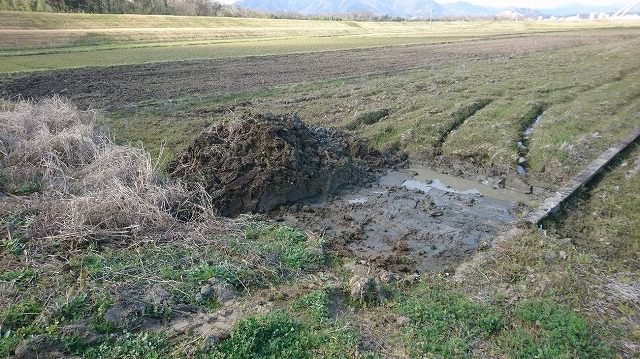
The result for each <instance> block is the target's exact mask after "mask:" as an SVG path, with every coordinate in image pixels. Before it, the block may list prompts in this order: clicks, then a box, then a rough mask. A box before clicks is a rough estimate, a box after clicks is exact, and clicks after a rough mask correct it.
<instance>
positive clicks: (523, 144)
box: [516, 115, 542, 174]
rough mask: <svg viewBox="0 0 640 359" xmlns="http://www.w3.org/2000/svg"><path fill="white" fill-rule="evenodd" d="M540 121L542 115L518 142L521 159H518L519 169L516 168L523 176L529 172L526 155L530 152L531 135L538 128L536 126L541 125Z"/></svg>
mask: <svg viewBox="0 0 640 359" xmlns="http://www.w3.org/2000/svg"><path fill="white" fill-rule="evenodd" d="M540 120H542V115H538V117H536V120H535V121H533V123H532V124H531V126H529V127H527V128H526V129H525V130H524V132H523V133H522V139H521V140H520V141H518V148H519V149H520V150H519V151H518V153H519V155H520V157H519V158H518V167H517V168H516V170H517V171H518V173H519V174H523V173H526V172H527V170H526V168H525V167H526V166H527V158H526V155H527V153H528V152H529V148H528V144H529V136H531V133H533V129H534V128H535V127H536V125H538V123H540Z"/></svg>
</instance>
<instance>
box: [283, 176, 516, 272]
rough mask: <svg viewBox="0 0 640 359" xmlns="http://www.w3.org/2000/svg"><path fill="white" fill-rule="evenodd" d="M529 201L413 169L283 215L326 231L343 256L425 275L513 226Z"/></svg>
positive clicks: (301, 225)
mask: <svg viewBox="0 0 640 359" xmlns="http://www.w3.org/2000/svg"><path fill="white" fill-rule="evenodd" d="M523 201H526V202H528V196H527V195H525V194H522V193H517V192H514V191H509V190H507V189H496V188H493V187H492V186H491V185H489V184H483V183H480V182H477V181H471V180H465V179H460V178H457V177H453V176H447V175H442V174H439V173H437V172H433V171H431V170H429V169H427V168H424V167H418V166H413V167H410V168H407V169H403V170H395V171H391V172H389V173H387V174H385V175H384V176H382V177H381V178H380V179H379V180H378V181H377V182H375V183H373V184H371V185H369V186H368V187H361V188H351V189H346V190H342V191H341V192H339V193H338V194H337V195H336V196H333V197H331V198H329V199H327V200H325V201H322V202H316V203H309V204H306V205H296V206H293V207H289V208H286V209H284V210H280V211H279V212H278V213H277V215H278V217H279V218H280V220H281V221H284V222H285V223H286V224H288V225H291V226H296V227H299V228H304V229H306V230H312V231H315V232H317V233H322V234H323V235H324V237H325V239H326V240H327V241H328V243H330V244H331V245H332V246H333V247H334V249H336V250H338V251H344V252H348V254H349V255H354V256H356V257H358V258H361V259H364V260H367V261H370V262H373V263H375V264H377V265H379V266H381V267H384V268H386V269H388V270H393V271H402V272H413V271H418V272H426V271H442V270H445V269H447V268H451V267H454V266H455V265H456V264H457V263H458V262H459V261H460V260H462V259H463V258H464V257H465V256H466V255H468V254H469V253H471V252H473V251H474V250H475V249H476V248H477V247H478V246H479V245H480V244H481V243H483V242H485V241H488V240H489V239H490V238H491V236H493V235H494V234H496V233H497V232H498V231H499V230H500V229H501V228H502V227H503V226H504V225H505V224H506V223H508V222H511V221H513V220H514V219H515V217H514V215H513V211H514V210H515V209H516V207H517V206H518V202H523ZM345 254H347V253H345Z"/></svg>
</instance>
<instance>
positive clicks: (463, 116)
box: [434, 99, 493, 156]
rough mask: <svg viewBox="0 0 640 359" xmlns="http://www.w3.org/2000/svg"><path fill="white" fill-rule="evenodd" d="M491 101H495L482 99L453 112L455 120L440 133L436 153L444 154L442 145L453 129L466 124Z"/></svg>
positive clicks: (436, 143)
mask: <svg viewBox="0 0 640 359" xmlns="http://www.w3.org/2000/svg"><path fill="white" fill-rule="evenodd" d="M491 102H493V100H492V99H480V100H476V101H474V102H473V103H471V104H469V105H467V106H464V107H462V108H459V109H457V110H456V111H454V112H453V113H452V114H451V117H452V118H453V122H452V123H451V124H450V125H449V126H448V127H447V128H445V129H444V131H442V132H441V133H440V136H439V137H438V139H437V140H436V142H435V143H434V155H436V156H440V155H442V146H444V143H445V142H447V138H449V135H450V134H451V133H452V132H453V131H455V130H457V129H458V128H460V127H461V126H462V125H464V123H465V122H467V120H468V119H470V118H471V117H472V116H473V115H475V114H476V112H478V111H480V110H482V109H483V108H485V107H487V106H488V105H489V104H490V103H491Z"/></svg>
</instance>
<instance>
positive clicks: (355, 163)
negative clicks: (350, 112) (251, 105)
mask: <svg viewBox="0 0 640 359" xmlns="http://www.w3.org/2000/svg"><path fill="white" fill-rule="evenodd" d="M393 163H394V159H393V157H392V156H390V155H383V154H381V153H380V152H378V151H376V150H374V149H371V148H368V147H366V146H365V145H363V144H362V143H361V142H360V141H358V139H357V138H355V137H354V136H353V135H350V134H348V133H346V132H343V131H339V130H335V129H327V128H321V127H312V126H308V125H306V124H305V123H303V122H302V120H301V119H300V118H299V117H298V116H296V115H295V114H287V115H281V116H276V115H271V114H268V115H257V116H252V117H245V118H242V119H240V120H237V121H235V122H233V123H218V124H215V125H213V126H211V127H210V128H209V129H207V130H206V131H204V132H203V133H202V134H201V135H200V136H199V137H197V138H196V139H195V140H194V141H193V143H192V144H191V145H190V146H189V147H187V148H185V149H183V150H182V151H180V152H179V153H178V154H176V157H175V159H174V160H173V161H171V162H170V163H169V165H168V172H169V174H170V175H171V176H172V177H174V178H181V179H183V180H185V181H187V182H188V183H192V184H198V183H199V184H203V185H204V186H205V189H206V190H207V192H208V193H210V194H211V197H212V200H213V204H214V206H215V207H216V208H217V209H218V210H219V213H220V214H221V215H224V216H234V215H238V214H240V213H248V212H265V211H268V210H270V209H272V208H275V207H277V206H279V205H282V204H286V203H293V202H298V201H301V200H313V199H322V198H324V197H326V196H327V195H329V194H332V193H333V192H334V191H335V190H336V189H337V188H339V187H341V186H345V185H357V184H363V183H365V182H367V181H369V180H371V179H373V178H374V176H373V174H374V172H375V171H376V170H377V169H380V168H383V167H388V166H390V165H392V164H393Z"/></svg>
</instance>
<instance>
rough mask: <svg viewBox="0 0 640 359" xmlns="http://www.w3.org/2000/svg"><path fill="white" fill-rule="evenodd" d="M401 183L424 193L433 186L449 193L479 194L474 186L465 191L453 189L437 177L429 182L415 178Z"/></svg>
mask: <svg viewBox="0 0 640 359" xmlns="http://www.w3.org/2000/svg"><path fill="white" fill-rule="evenodd" d="M402 185H403V186H405V187H407V188H408V189H419V190H421V191H423V192H425V193H426V192H429V190H431V189H432V188H435V189H439V190H441V191H445V192H451V193H461V194H480V191H478V190H477V189H475V188H472V189H468V190H465V191H458V190H455V189H453V188H451V187H450V186H446V185H444V184H443V183H442V182H440V180H439V179H437V178H436V179H433V180H431V181H429V183H425V182H420V181H416V180H407V181H404V182H403V183H402Z"/></svg>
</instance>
